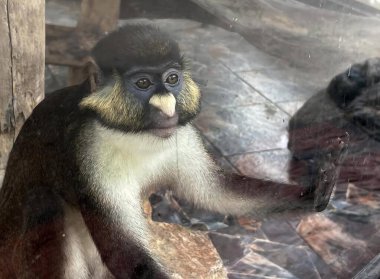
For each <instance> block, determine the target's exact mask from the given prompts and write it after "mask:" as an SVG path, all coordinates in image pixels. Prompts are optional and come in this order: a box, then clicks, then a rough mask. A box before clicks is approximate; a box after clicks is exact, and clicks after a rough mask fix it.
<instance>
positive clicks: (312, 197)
mask: <svg viewBox="0 0 380 279" xmlns="http://www.w3.org/2000/svg"><path fill="white" fill-rule="evenodd" d="M344 149H345V143H344V142H343V141H342V140H341V139H340V138H335V139H333V140H330V141H329V145H328V146H327V147H325V148H324V150H321V151H320V155H319V156H321V157H323V159H321V160H315V163H313V164H311V165H310V168H309V174H308V177H307V179H304V184H305V185H302V184H298V185H296V184H295V185H292V184H286V183H280V182H274V181H269V180H262V179H258V178H252V177H245V176H241V175H238V174H227V173H224V172H221V171H219V172H215V173H214V176H213V178H212V179H211V180H210V181H208V182H206V183H204V184H203V185H202V187H198V186H196V187H189V188H190V189H189V188H187V189H186V194H185V195H182V197H184V198H186V195H187V197H190V200H191V201H193V202H194V203H195V204H197V205H199V206H202V207H205V208H207V209H209V210H215V211H219V212H222V213H230V214H234V215H246V214H252V215H255V216H258V217H261V216H266V215H268V214H272V213H280V212H284V211H297V210H300V211H307V210H309V211H310V210H315V211H322V210H323V209H325V207H326V206H327V204H328V202H329V199H330V196H331V193H332V191H333V189H334V186H335V182H336V178H337V174H338V165H339V162H340V160H341V159H342V156H343V151H344ZM318 164H320V165H318ZM198 183H199V181H198ZM194 189H195V190H194ZM192 190H194V191H197V193H196V192H193V191H192Z"/></svg>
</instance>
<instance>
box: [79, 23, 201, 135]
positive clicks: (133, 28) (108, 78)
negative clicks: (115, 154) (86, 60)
mask: <svg viewBox="0 0 380 279" xmlns="http://www.w3.org/2000/svg"><path fill="white" fill-rule="evenodd" d="M92 56H93V58H94V61H95V62H96V64H97V66H98V69H99V73H100V74H99V78H98V81H99V82H98V84H97V86H98V87H99V91H98V92H95V93H94V94H92V95H91V96H88V97H87V98H85V100H83V101H82V102H81V107H82V108H86V109H89V110H92V111H93V112H95V113H96V115H97V116H98V117H99V119H100V120H101V121H102V123H104V124H105V125H106V126H108V127H113V128H116V129H120V130H123V131H128V132H130V131H131V132H135V133H140V132H142V133H146V132H148V133H152V134H154V135H157V136H159V137H169V136H171V135H172V134H173V133H174V132H175V130H176V128H177V127H178V126H179V125H186V124H188V123H189V121H191V120H192V119H193V118H194V117H195V115H196V114H197V113H198V112H199V105H200V92H199V88H198V87H197V85H196V84H195V83H194V81H193V80H192V78H191V75H190V73H189V71H188V70H187V69H186V63H185V61H184V59H183V57H182V55H181V53H180V50H179V47H178V44H177V43H176V42H175V41H174V40H172V39H171V38H170V36H169V35H168V34H166V33H164V32H161V31H160V30H158V29H157V28H155V27H153V26H149V25H146V26H145V25H126V26H124V27H122V28H120V29H118V30H117V31H115V32H113V33H111V34H109V35H108V36H106V37H105V38H103V39H102V40H100V41H99V42H98V43H97V45H96V46H95V47H94V49H93V50H92ZM111 88H112V89H111ZM105 89H107V90H105Z"/></svg>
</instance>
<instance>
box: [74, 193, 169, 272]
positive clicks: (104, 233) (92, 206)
mask: <svg viewBox="0 0 380 279" xmlns="http://www.w3.org/2000/svg"><path fill="white" fill-rule="evenodd" d="M114 198H115V197H110V196H109V195H107V193H106V192H104V193H103V197H102V198H101V199H97V198H95V199H94V196H93V195H86V194H82V198H81V201H80V205H81V212H82V216H83V218H84V221H85V223H86V226H87V228H88V229H89V231H90V233H91V236H92V238H93V240H94V242H95V245H96V247H97V249H98V251H99V254H100V256H101V258H102V260H103V262H104V263H105V264H106V266H107V268H108V269H109V271H110V272H111V273H112V275H113V276H115V278H118V279H119V278H128V279H129V278H158V279H167V278H169V277H168V276H167V274H166V273H165V272H164V271H163V270H162V268H161V267H159V266H158V265H157V264H156V261H155V260H154V259H153V258H152V255H151V254H150V253H149V252H148V250H147V249H146V248H145V247H146V243H145V242H144V241H145V240H146V238H145V237H146V235H145V233H146V231H145V227H144V225H145V224H143V223H141V222H143V221H144V217H143V216H141V215H140V212H139V209H140V207H139V206H137V207H136V208H135V209H133V207H134V203H133V202H132V204H133V205H132V206H125V207H123V204H127V205H128V204H129V205H131V202H130V201H129V200H128V199H125V200H122V199H123V197H120V199H121V200H119V201H120V203H121V206H120V205H119V204H116V203H115V199H114ZM110 199H111V200H112V199H113V200H112V202H113V204H111V203H109V202H108V201H107V200H110ZM126 211H128V212H126Z"/></svg>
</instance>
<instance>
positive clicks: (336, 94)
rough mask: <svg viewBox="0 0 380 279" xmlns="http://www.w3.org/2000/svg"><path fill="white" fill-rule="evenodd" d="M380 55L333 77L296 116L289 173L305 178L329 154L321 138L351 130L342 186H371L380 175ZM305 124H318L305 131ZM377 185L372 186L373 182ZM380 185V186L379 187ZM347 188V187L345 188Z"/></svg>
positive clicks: (291, 128)
mask: <svg viewBox="0 0 380 279" xmlns="http://www.w3.org/2000/svg"><path fill="white" fill-rule="evenodd" d="M379 110H380V58H371V59H367V60H366V61H363V62H361V63H355V64H353V65H351V66H350V67H348V69H346V70H345V71H343V72H341V73H339V74H337V75H336V76H335V77H333V78H332V79H331V81H330V82H329V84H328V85H327V87H326V88H325V89H324V90H321V91H320V92H318V93H317V94H315V95H314V96H313V97H312V98H311V99H309V100H308V101H307V102H306V103H305V104H304V105H303V106H302V107H301V108H300V109H299V110H298V111H297V112H296V113H295V114H294V115H293V116H292V118H291V119H290V121H289V125H288V132H289V142H288V149H289V150H290V152H291V154H292V159H291V160H290V164H289V170H288V171H289V176H290V177H291V178H292V179H293V180H298V181H301V180H303V179H305V177H307V173H308V172H309V171H310V169H311V168H313V165H315V164H321V163H322V162H320V161H319V160H321V159H323V158H322V157H321V156H320V154H318V153H319V152H320V151H319V146H317V145H316V144H315V141H314V140H313V139H314V138H315V137H317V136H319V137H334V135H337V134H340V133H342V132H345V133H348V134H349V137H350V142H349V144H348V146H347V154H346V157H345V160H344V162H342V165H343V166H342V168H341V171H340V176H339V177H338V181H337V182H338V184H340V185H339V187H338V188H342V187H344V185H346V184H347V182H348V181H350V182H356V183H360V185H361V186H362V187H364V188H367V189H373V188H376V187H377V183H368V182H369V181H373V180H374V179H376V178H375V177H374V175H373V174H374V173H375V172H374V169H373V168H374V167H375V166H374V165H372V166H371V165H370V164H371V163H370V162H374V161H375V162H376V161H378V159H377V156H378V155H377V154H378V150H379V148H380V145H379V141H380V132H379V131H380V130H379V128H380V117H379ZM305 127H314V128H313V129H308V132H307V133H305V132H304V128H305ZM369 184H372V185H369ZM377 188H378V187H377ZM340 190H342V192H343V193H345V189H340Z"/></svg>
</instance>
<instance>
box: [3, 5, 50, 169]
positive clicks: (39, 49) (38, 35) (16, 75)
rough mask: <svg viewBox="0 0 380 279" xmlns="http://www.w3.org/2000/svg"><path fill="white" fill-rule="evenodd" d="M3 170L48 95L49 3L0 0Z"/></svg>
mask: <svg viewBox="0 0 380 279" xmlns="http://www.w3.org/2000/svg"><path fill="white" fill-rule="evenodd" d="M0 18H1V24H0V34H1V36H2V39H1V40H0V49H1V52H0V62H1V67H0V169H4V168H5V166H6V162H7V158H8V154H9V151H10V149H11V147H12V144H13V141H14V140H15V138H16V136H17V134H18V132H19V130H20V129H21V127H22V125H23V124H24V121H25V119H26V118H27V117H28V116H29V115H30V113H31V112H32V110H33V108H34V107H35V106H36V105H37V104H38V103H39V102H40V101H41V100H42V99H43V97H44V65H45V63H44V62H45V39H44V38H45V2H44V1H43V0H33V1H29V0H0Z"/></svg>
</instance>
